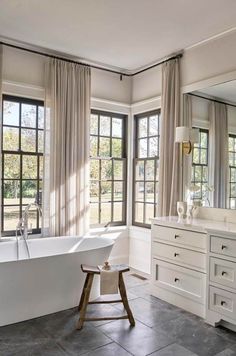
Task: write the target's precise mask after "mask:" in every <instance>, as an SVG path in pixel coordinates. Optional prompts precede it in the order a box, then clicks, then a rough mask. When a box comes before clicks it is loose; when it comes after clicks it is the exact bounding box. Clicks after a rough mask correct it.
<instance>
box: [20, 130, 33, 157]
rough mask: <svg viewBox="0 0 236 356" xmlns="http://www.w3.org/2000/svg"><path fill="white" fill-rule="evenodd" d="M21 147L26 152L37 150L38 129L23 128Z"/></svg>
mask: <svg viewBox="0 0 236 356" xmlns="http://www.w3.org/2000/svg"><path fill="white" fill-rule="evenodd" d="M21 149H22V151H25V152H35V150H36V131H35V130H30V129H22V130H21Z"/></svg>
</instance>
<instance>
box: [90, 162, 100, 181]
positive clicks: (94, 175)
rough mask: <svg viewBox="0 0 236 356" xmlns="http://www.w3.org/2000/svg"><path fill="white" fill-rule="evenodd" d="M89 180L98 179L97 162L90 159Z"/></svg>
mask: <svg viewBox="0 0 236 356" xmlns="http://www.w3.org/2000/svg"><path fill="white" fill-rule="evenodd" d="M90 178H91V179H96V180H98V179H99V160H97V159H96V160H95V159H92V160H91V161H90Z"/></svg>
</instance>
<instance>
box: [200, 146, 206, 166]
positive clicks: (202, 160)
mask: <svg viewBox="0 0 236 356" xmlns="http://www.w3.org/2000/svg"><path fill="white" fill-rule="evenodd" d="M200 161H201V164H207V150H205V149H201V160H200Z"/></svg>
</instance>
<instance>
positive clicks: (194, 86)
mask: <svg viewBox="0 0 236 356" xmlns="http://www.w3.org/2000/svg"><path fill="white" fill-rule="evenodd" d="M235 43H236V32H233V33H230V34H228V35H227V36H223V37H221V38H217V39H215V40H213V41H209V42H206V43H204V44H202V45H199V46H196V47H193V48H191V49H188V50H186V51H185V52H184V56H183V58H182V59H181V87H182V91H183V92H188V91H193V90H198V89H201V88H203V87H206V86H209V85H214V84H216V83H219V82H221V81H227V80H232V79H236V46H235ZM160 95H161V67H160V66H159V67H156V68H153V69H151V70H149V71H147V72H144V73H142V74H140V75H138V76H136V77H135V78H134V80H133V90H132V102H133V103H136V104H135V107H136V108H141V107H143V106H144V103H151V102H152V103H154V107H152V109H154V108H158V102H160ZM155 98H156V102H155ZM158 98H159V101H158ZM142 101H143V103H142ZM142 104H143V105H142ZM193 111H194V118H195V120H196V119H198V120H199V119H200V121H201V123H202V126H203V127H204V124H206V123H207V118H208V113H207V111H208V110H207V103H203V104H202V105H199V101H198V100H197V99H196V100H195V98H194V105H193ZM234 114H235V112H234V111H233V110H231V108H230V109H229V115H230V117H233V116H234ZM230 120H231V119H230ZM129 236H130V253H129V255H130V265H131V266H132V267H134V268H136V269H140V270H141V271H143V272H148V271H149V273H150V259H149V251H150V249H151V239H150V231H147V230H145V229H143V230H142V231H140V230H139V231H138V230H136V228H135V227H132V229H131V231H130V234H129Z"/></svg>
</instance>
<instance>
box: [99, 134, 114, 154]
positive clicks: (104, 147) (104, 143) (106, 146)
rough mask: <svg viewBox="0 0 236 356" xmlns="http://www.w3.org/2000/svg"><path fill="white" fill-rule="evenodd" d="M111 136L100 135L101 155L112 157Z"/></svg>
mask: <svg viewBox="0 0 236 356" xmlns="http://www.w3.org/2000/svg"><path fill="white" fill-rule="evenodd" d="M110 142H111V140H110V138H105V137H100V141H99V156H100V157H110Z"/></svg>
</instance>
